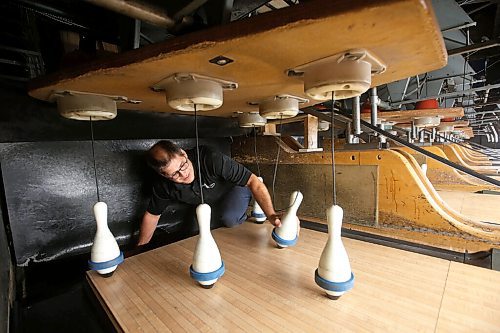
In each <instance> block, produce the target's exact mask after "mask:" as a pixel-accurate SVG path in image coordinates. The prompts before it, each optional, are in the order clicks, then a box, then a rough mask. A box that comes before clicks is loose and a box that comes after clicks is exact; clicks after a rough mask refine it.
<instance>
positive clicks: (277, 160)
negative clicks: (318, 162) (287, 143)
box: [273, 115, 283, 207]
mask: <svg viewBox="0 0 500 333" xmlns="http://www.w3.org/2000/svg"><path fill="white" fill-rule="evenodd" d="M282 122H283V115H281V117H280V133H281V126H282V125H281V124H282ZM277 145H278V151H277V153H276V163H275V164H274V172H273V206H274V207H276V201H275V200H274V197H275V196H274V194H275V191H274V184H275V183H276V173H277V171H278V162H279V159H280V145H279V144H277Z"/></svg>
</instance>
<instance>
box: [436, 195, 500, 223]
mask: <svg viewBox="0 0 500 333" xmlns="http://www.w3.org/2000/svg"><path fill="white" fill-rule="evenodd" d="M438 193H439V196H440V197H441V198H443V200H444V201H445V202H446V203H447V204H448V205H449V206H450V207H451V208H453V209H454V210H456V211H457V212H459V213H461V214H463V215H465V216H467V217H469V218H471V219H472V220H474V221H483V222H487V223H491V224H498V225H500V209H499V208H498V207H500V195H497V194H481V193H471V192H465V191H449V190H448V191H446V190H439V191H438Z"/></svg>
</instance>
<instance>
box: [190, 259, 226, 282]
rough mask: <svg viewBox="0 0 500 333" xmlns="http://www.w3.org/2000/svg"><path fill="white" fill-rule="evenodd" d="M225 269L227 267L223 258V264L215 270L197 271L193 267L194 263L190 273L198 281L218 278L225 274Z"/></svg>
mask: <svg viewBox="0 0 500 333" xmlns="http://www.w3.org/2000/svg"><path fill="white" fill-rule="evenodd" d="M225 271H226V269H225V267H224V261H223V260H222V264H221V265H220V267H219V269H217V270H215V271H213V272H208V273H200V272H197V271H195V270H194V269H193V265H191V266H189V275H191V277H192V278H193V279H194V280H196V281H210V280H215V279H218V278H220V277H221V276H222V275H224V272H225Z"/></svg>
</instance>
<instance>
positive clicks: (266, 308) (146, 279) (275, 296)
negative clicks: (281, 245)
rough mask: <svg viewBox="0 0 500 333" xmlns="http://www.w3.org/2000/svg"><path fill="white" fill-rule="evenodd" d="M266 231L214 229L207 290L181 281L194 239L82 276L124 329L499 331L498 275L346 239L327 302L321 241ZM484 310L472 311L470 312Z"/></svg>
mask: <svg viewBox="0 0 500 333" xmlns="http://www.w3.org/2000/svg"><path fill="white" fill-rule="evenodd" d="M270 233H271V227H270V226H269V225H254V224H251V223H245V224H244V225H243V226H240V227H238V228H234V229H218V230H216V231H214V232H213V234H214V237H215V239H216V241H217V243H218V245H219V248H220V251H221V254H222V257H223V260H224V261H225V264H226V273H225V274H224V276H223V277H222V278H221V279H220V280H219V281H218V282H217V283H216V285H215V287H214V288H213V289H210V290H205V289H202V288H201V287H199V286H198V285H197V284H196V283H195V282H194V281H193V280H192V279H191V278H190V277H189V274H188V267H189V265H190V264H191V262H192V253H193V249H194V245H195V241H196V239H195V238H190V239H187V240H183V241H180V242H177V243H174V244H170V245H167V246H165V247H162V248H158V249H156V250H153V251H150V252H146V253H143V254H140V255H137V256H134V257H131V258H127V259H126V260H125V262H124V263H123V264H122V265H120V266H119V268H118V269H117V271H116V272H115V274H114V275H113V276H112V277H110V278H108V279H105V278H102V277H100V276H99V275H98V274H97V273H95V272H89V273H88V280H89V282H90V284H91V285H92V287H93V289H94V290H95V292H96V293H97V295H98V298H99V299H100V300H101V303H102V305H103V306H104V307H105V308H106V309H107V311H108V313H109V314H110V316H111V317H112V318H113V320H114V321H115V323H116V325H117V328H118V329H119V330H121V331H125V332H139V331H141V332H185V331H189V332H198V331H199V332H258V331H266V332H334V331H335V332H336V331H350V332H417V331H418V332H434V331H435V329H436V327H438V328H439V330H440V331H442V332H446V331H447V330H448V328H449V327H453V328H455V325H456V324H455V322H454V321H453V318H454V316H455V315H463V314H464V313H465V314H467V315H469V316H472V318H471V322H473V323H472V324H470V325H481V326H475V327H479V328H480V329H479V331H482V332H487V331H488V329H490V328H491V327H500V316H499V315H497V314H498V311H499V310H498V309H500V306H499V305H500V299H499V295H500V292H499V291H500V273H498V272H493V271H487V270H484V269H480V268H476V267H472V266H465V265H455V264H453V265H451V266H450V262H448V261H446V260H442V259H437V258H432V257H428V256H424V255H420V254H416V253H411V252H406V251H402V250H397V249H392V248H386V247H383V246H380V245H374V244H369V243H365V242H361V241H357V240H352V239H344V244H345V247H346V249H347V251H348V253H349V256H350V260H351V265H352V268H353V272H354V274H355V278H356V281H355V286H354V288H353V289H352V290H351V291H349V292H348V293H346V294H345V295H344V296H342V297H341V298H340V300H338V301H331V300H329V299H327V298H326V297H325V296H324V292H323V291H322V290H321V289H320V288H319V287H318V286H317V285H316V284H315V283H314V270H315V269H316V268H317V264H318V260H319V256H320V254H321V251H322V249H323V246H324V244H325V242H326V238H327V235H326V234H324V233H320V232H315V231H311V230H305V229H302V231H301V235H300V239H299V242H298V244H297V245H296V246H295V247H292V248H288V249H281V250H280V249H277V248H276V247H275V246H274V244H273V242H272V240H271V239H270ZM452 268H453V270H452ZM454 270H457V272H458V271H464V273H463V274H462V273H460V274H455V273H453V272H454ZM452 273H453V274H452ZM483 275H484V276H485V277H486V279H485V281H484V282H485V284H486V285H485V286H484V287H482V286H481V283H480V281H481V276H483ZM447 276H448V277H453V280H452V281H451V282H450V283H449V284H448V285H447ZM462 276H463V277H464V278H465V277H471V276H473V277H474V282H475V283H476V284H475V285H474V290H470V294H469V295H466V296H467V297H468V298H470V299H471V301H470V302H471V303H469V302H464V301H463V297H462V298H460V297H461V296H460V294H458V295H457V294H455V293H454V288H455V285H459V284H460V281H461V278H462ZM464 281H465V280H464ZM446 285H447V287H446V288H450V289H451V292H450V296H447V295H446V293H444V292H445V286H446ZM481 288H482V289H481ZM485 288H486V289H485ZM463 289H464V290H467V289H468V288H467V287H464V288H463ZM462 292H463V291H462ZM443 293H444V295H445V298H444V301H445V302H444V301H443V306H442V307H441V309H440V304H441V302H442V300H443ZM488 293H490V294H488ZM495 293H496V294H495ZM488 295H489V296H488ZM476 296H477V297H476ZM483 296H484V298H483ZM447 297H448V298H447ZM456 297H458V298H459V299H460V300H462V301H461V302H454V301H453V299H454V298H456ZM483 303H484V304H487V305H488V307H487V308H486V307H482V308H481V309H482V310H481V313H480V314H477V315H476V314H475V312H471V313H469V312H468V310H467V309H468V307H470V306H471V304H474V305H476V306H478V307H480V306H482V305H483ZM495 307H496V308H497V310H495V309H494V308H495ZM438 317H439V318H440V320H441V321H440V322H438ZM460 320H463V319H460ZM450 325H451V326H450ZM495 325H496V326H495ZM464 327H465V326H464ZM483 327H484V328H486V329H487V330H482V329H481V328H483ZM490 331H491V330H490Z"/></svg>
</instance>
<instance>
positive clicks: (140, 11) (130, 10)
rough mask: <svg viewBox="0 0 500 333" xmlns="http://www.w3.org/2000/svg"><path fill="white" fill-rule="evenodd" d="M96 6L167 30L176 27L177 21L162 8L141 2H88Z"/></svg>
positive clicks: (92, 0)
mask: <svg viewBox="0 0 500 333" xmlns="http://www.w3.org/2000/svg"><path fill="white" fill-rule="evenodd" d="M86 1H87V2H90V3H92V4H94V5H96V6H100V7H104V8H106V9H109V10H112V11H115V12H117V13H120V14H123V15H125V16H129V17H133V18H135V19H138V20H141V21H145V22H148V23H150V24H152V25H156V26H159V27H164V28H167V29H170V28H173V27H174V26H175V20H173V19H172V18H171V17H170V16H168V15H167V12H166V11H165V10H164V9H163V8H161V7H156V6H153V5H152V4H150V3H144V2H141V1H139V0H86Z"/></svg>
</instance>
